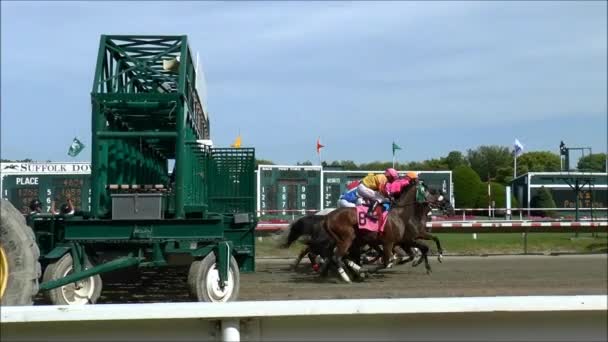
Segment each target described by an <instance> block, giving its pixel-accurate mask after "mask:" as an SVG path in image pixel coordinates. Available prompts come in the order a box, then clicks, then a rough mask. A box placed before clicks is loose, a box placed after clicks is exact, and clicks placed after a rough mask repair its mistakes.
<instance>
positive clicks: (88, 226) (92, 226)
mask: <svg viewBox="0 0 608 342" xmlns="http://www.w3.org/2000/svg"><path fill="white" fill-rule="evenodd" d="M224 229H225V224H224V223H223V222H222V221H218V220H152V221H118V220H74V221H66V222H65V239H66V240H68V241H84V240H86V241H103V240H108V241H111V240H140V241H141V240H150V241H151V240H168V239H176V240H178V239H188V240H197V241H205V240H206V241H213V240H221V239H223V238H224Z"/></svg>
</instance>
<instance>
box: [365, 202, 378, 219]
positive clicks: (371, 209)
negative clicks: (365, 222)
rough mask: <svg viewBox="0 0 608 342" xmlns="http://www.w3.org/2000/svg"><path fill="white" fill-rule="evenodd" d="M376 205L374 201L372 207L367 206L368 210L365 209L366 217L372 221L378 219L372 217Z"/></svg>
mask: <svg viewBox="0 0 608 342" xmlns="http://www.w3.org/2000/svg"><path fill="white" fill-rule="evenodd" d="M377 205H378V201H374V202H373V203H372V205H370V206H369V208H368V209H367V217H369V218H371V219H373V220H377V219H378V218H377V217H376V216H374V210H376V206H377Z"/></svg>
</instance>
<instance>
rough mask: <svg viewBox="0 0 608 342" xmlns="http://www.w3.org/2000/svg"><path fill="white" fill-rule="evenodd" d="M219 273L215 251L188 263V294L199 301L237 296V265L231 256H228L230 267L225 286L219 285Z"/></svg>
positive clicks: (235, 297)
mask: <svg viewBox="0 0 608 342" xmlns="http://www.w3.org/2000/svg"><path fill="white" fill-rule="evenodd" d="M219 280H220V273H219V270H218V268H217V264H216V262H215V253H209V254H207V256H206V257H205V258H203V259H202V260H196V261H194V262H193V263H192V264H191V265H190V272H189V273H188V285H189V287H190V294H191V295H192V297H193V298H194V299H196V300H197V301H199V302H228V301H233V300H236V299H237V298H238V296H239V287H240V275H239V265H238V264H237V262H236V259H234V257H233V256H231V257H230V269H229V270H228V281H226V286H224V288H223V289H222V288H220V286H219Z"/></svg>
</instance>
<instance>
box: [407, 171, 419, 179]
mask: <svg viewBox="0 0 608 342" xmlns="http://www.w3.org/2000/svg"><path fill="white" fill-rule="evenodd" d="M407 176H408V177H409V178H411V179H416V178H418V174H417V173H416V172H414V171H409V172H408V173H407Z"/></svg>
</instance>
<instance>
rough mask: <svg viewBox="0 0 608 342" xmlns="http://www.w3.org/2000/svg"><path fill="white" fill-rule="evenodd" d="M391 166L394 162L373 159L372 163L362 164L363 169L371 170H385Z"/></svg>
mask: <svg viewBox="0 0 608 342" xmlns="http://www.w3.org/2000/svg"><path fill="white" fill-rule="evenodd" d="M389 167H393V163H392V162H383V161H373V162H371V163H363V164H361V166H360V168H361V170H369V171H384V170H386V169H387V168H389Z"/></svg>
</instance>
